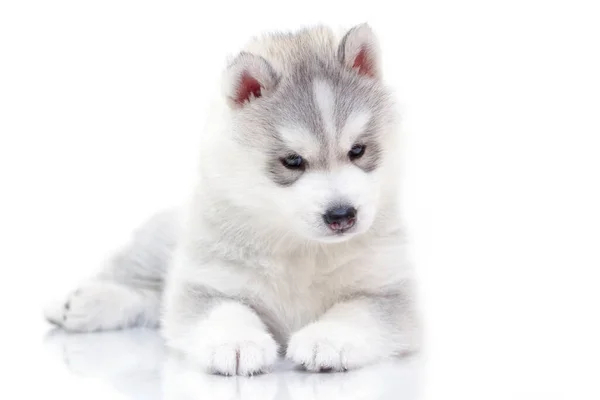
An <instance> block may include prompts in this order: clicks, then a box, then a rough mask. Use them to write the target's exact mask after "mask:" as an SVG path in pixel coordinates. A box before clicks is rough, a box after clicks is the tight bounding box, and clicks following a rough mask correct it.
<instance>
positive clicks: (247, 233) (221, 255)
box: [47, 25, 419, 375]
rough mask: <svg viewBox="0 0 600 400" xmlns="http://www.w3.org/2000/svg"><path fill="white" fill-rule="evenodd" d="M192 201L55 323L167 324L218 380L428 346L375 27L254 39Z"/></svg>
mask: <svg viewBox="0 0 600 400" xmlns="http://www.w3.org/2000/svg"><path fill="white" fill-rule="evenodd" d="M222 86H223V90H222V93H221V94H220V95H219V96H217V98H216V99H215V108H214V112H213V113H211V115H210V123H209V124H208V129H207V130H206V132H204V136H203V142H202V147H201V167H200V172H199V179H198V184H197V189H196V190H195V194H194V196H193V198H192V200H191V202H190V204H189V207H187V208H186V209H185V210H184V212H183V213H181V216H180V215H179V212H177V211H168V212H163V213H161V214H159V215H157V216H155V217H154V218H152V219H151V220H150V221H149V222H148V223H147V224H146V225H145V226H143V227H141V228H140V229H139V230H138V231H137V233H135V234H134V236H133V238H132V241H131V242H130V243H129V244H128V245H126V246H125V247H124V248H123V249H122V251H120V252H119V253H118V254H116V255H115V256H114V257H113V258H112V259H111V261H110V262H109V263H108V264H107V265H106V266H105V268H104V269H103V270H102V271H101V272H100V274H99V275H98V276H97V277H96V278H95V279H93V280H92V281H90V282H87V283H86V284H84V285H82V286H81V287H80V288H79V289H78V290H76V291H74V292H73V293H72V294H71V295H69V296H68V297H67V299H66V300H65V301H64V302H62V303H61V304H60V305H59V306H58V307H54V308H50V309H49V310H48V311H47V318H48V319H49V320H50V321H51V322H53V323H55V324H57V325H59V326H61V327H62V328H64V329H66V330H69V331H81V332H87V331H96V330H105V329H117V328H125V327H131V326H158V325H160V326H161V327H162V332H163V335H164V337H165V339H166V341H167V344H168V346H170V347H171V348H173V349H176V350H179V351H180V352H182V353H183V354H185V355H186V356H187V357H189V358H191V359H192V360H193V361H194V362H195V363H196V364H197V365H198V366H199V367H201V368H203V369H205V370H206V371H209V372H213V373H217V374H224V375H236V374H238V375H252V374H256V373H260V372H265V371H268V370H269V369H270V367H271V366H272V365H273V364H274V362H275V361H276V358H277V355H278V353H281V354H284V355H285V357H287V358H288V359H290V360H292V361H293V362H295V363H297V364H299V365H302V366H304V367H305V368H306V369H308V370H310V371H324V370H335V371H343V370H347V369H352V368H357V367H361V366H363V365H366V364H369V363H373V362H377V361H380V360H384V359H386V358H389V357H393V356H398V355H401V354H404V353H407V352H411V351H413V350H415V349H416V348H417V347H418V344H419V334H418V323H417V318H416V315H415V307H414V281H413V275H412V273H411V270H410V268H409V265H408V263H407V261H406V257H405V243H404V242H405V241H404V235H403V230H402V226H401V224H400V219H399V214H398V203H399V201H398V179H397V176H398V169H397V161H398V157H399V152H398V148H397V140H396V139H397V132H396V124H395V113H394V103H393V101H392V97H391V95H390V92H389V91H388V88H387V87H386V85H385V84H384V81H383V79H382V71H381V64H380V54H379V46H378V43H377V39H376V37H375V36H374V34H373V32H372V30H371V29H370V27H369V26H368V25H359V26H356V27H354V28H353V29H351V30H349V31H348V32H346V33H345V34H344V35H341V36H340V37H336V35H335V34H334V33H333V32H332V31H331V30H330V29H327V28H325V27H314V28H310V29H304V30H301V31H298V32H295V33H278V34H267V35H265V36H262V37H259V38H256V39H253V40H252V41H250V43H248V45H247V46H246V47H245V49H244V50H243V51H242V52H241V53H240V54H238V55H237V57H235V58H234V59H232V61H231V62H230V63H229V65H228V66H227V68H226V70H225V71H224V74H223V77H222Z"/></svg>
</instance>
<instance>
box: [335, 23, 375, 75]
mask: <svg viewBox="0 0 600 400" xmlns="http://www.w3.org/2000/svg"><path fill="white" fill-rule="evenodd" d="M338 58H339V59H340V61H341V62H342V63H343V64H344V65H345V66H346V67H347V68H350V69H353V70H355V71H356V72H357V73H358V74H360V75H365V76H370V77H375V78H379V77H380V74H381V69H380V61H379V42H378V41H377V37H376V36H375V34H374V33H373V30H372V29H371V27H370V26H369V25H367V24H361V25H357V26H355V27H354V28H352V29H350V30H349V31H348V33H346V35H345V36H344V37H343V38H342V41H341V42H340V45H339V47H338Z"/></svg>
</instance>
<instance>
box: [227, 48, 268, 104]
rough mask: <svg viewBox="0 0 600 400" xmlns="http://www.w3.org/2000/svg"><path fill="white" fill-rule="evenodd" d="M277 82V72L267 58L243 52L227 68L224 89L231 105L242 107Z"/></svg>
mask: <svg viewBox="0 0 600 400" xmlns="http://www.w3.org/2000/svg"><path fill="white" fill-rule="evenodd" d="M277 82H278V77H277V74H276V73H275V70H274V69H273V67H272V66H271V64H269V62H268V61H267V60H265V59H264V58H263V57H261V56H258V55H255V54H251V53H246V52H242V53H240V54H239V55H238V56H237V57H236V58H235V59H234V60H233V61H232V62H231V64H229V66H228V67H227V69H226V70H225V74H224V77H223V90H224V92H225V96H226V97H227V99H228V101H229V104H230V106H231V107H233V108H240V107H244V106H245V105H246V104H248V103H250V102H252V101H254V100H256V99H258V98H259V97H262V96H264V95H266V94H268V93H269V92H270V91H272V90H273V89H275V87H276V86H277Z"/></svg>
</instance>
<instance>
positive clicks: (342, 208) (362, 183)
mask: <svg viewBox="0 0 600 400" xmlns="http://www.w3.org/2000/svg"><path fill="white" fill-rule="evenodd" d="M224 95H225V98H226V102H227V104H228V106H227V110H226V113H225V116H226V118H225V120H226V121H224V123H225V124H226V129H225V130H224V131H225V132H226V134H225V136H226V137H227V139H228V141H229V144H228V145H227V146H225V147H221V150H219V152H220V153H222V152H223V151H224V152H226V153H228V154H225V155H221V156H218V157H217V159H218V160H219V161H218V165H219V167H218V168H217V170H218V175H219V176H220V177H221V187H223V186H227V188H223V192H227V193H228V194H227V196H228V197H229V200H230V201H232V202H233V203H234V204H235V205H236V206H238V207H240V208H243V209H246V210H247V211H248V212H251V213H253V216H254V217H258V218H260V219H261V222H262V223H265V224H267V225H269V226H273V227H277V228H278V229H279V230H282V229H283V230H287V231H290V232H293V233H295V234H298V235H300V236H301V237H303V238H305V239H308V240H314V241H320V242H336V241H343V240H347V239H348V238H351V237H353V236H355V235H357V234H360V233H364V232H366V231H368V230H369V229H370V228H371V226H372V224H373V222H374V220H375V218H376V217H377V215H378V212H379V205H380V198H381V197H382V194H383V193H384V192H385V191H386V183H388V182H387V180H386V179H385V178H384V177H385V176H387V175H389V174H386V173H385V171H386V168H388V164H389V163H388V162H387V161H388V159H389V158H390V157H392V155H391V152H390V151H389V150H390V146H391V143H392V142H393V112H392V109H393V107H392V100H391V98H390V96H389V94H388V92H387V90H386V88H385V86H384V85H383V83H382V81H381V72H380V62H379V47H378V43H377V40H376V38H375V36H374V34H373V32H372V31H371V29H370V28H369V27H368V26H367V25H360V26H357V27H355V28H353V29H351V30H350V31H348V32H347V33H346V34H345V36H343V38H342V39H341V40H339V41H337V40H336V39H335V38H334V37H333V34H332V33H331V31H329V30H327V29H324V28H313V29H309V30H304V31H301V32H298V33H295V34H287V35H285V34H282V35H270V36H267V37H263V38H261V39H257V40H255V41H254V42H252V43H251V44H250V45H249V47H248V51H245V52H242V53H241V54H239V55H238V56H237V57H236V58H235V59H234V60H233V61H232V63H231V64H230V65H229V66H228V68H227V70H226V72H225V77H224ZM212 156H215V155H212ZM212 156H211V157H212Z"/></svg>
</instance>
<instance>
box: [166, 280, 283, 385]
mask: <svg viewBox="0 0 600 400" xmlns="http://www.w3.org/2000/svg"><path fill="white" fill-rule="evenodd" d="M165 300H166V312H165V319H164V321H163V333H164V336H165V338H166V340H167V345H168V346H169V347H171V348H174V349H176V350H179V351H180V352H181V353H183V354H184V355H185V356H186V358H188V359H189V360H190V361H191V362H193V363H195V364H196V365H198V366H199V367H200V368H202V369H203V370H205V371H206V372H209V373H215V374H221V375H254V374H258V373H262V372H266V371H268V370H269V369H270V367H271V366H272V365H273V363H274V362H275V360H276V358H277V347H278V346H277V343H276V342H275V340H274V339H273V337H272V336H271V334H270V333H269V332H268V330H267V327H266V326H265V324H264V322H263V321H262V320H261V319H260V317H259V316H258V315H257V314H256V312H255V311H254V310H253V309H252V308H250V307H249V306H247V305H245V304H242V303H241V302H239V301H236V300H235V299H233V298H227V297H224V296H222V295H221V294H220V293H218V292H216V291H214V290H213V289H209V288H206V287H202V286H193V285H189V284H181V285H177V286H175V287H174V288H173V290H168V291H167V296H166V299H165Z"/></svg>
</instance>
